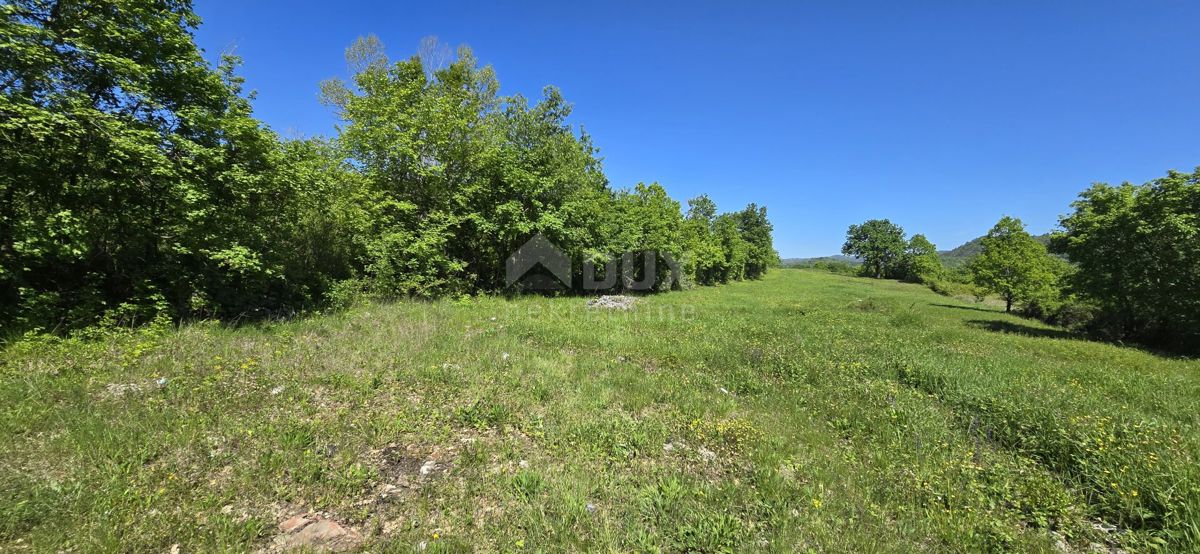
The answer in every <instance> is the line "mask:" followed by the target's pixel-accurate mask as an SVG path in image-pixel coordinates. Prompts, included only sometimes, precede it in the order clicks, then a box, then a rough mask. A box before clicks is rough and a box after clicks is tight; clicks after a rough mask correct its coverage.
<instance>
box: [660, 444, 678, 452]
mask: <svg viewBox="0 0 1200 554" xmlns="http://www.w3.org/2000/svg"><path fill="white" fill-rule="evenodd" d="M672 450H675V443H671V442H668V443H667V444H664V445H663V452H670V451H672Z"/></svg>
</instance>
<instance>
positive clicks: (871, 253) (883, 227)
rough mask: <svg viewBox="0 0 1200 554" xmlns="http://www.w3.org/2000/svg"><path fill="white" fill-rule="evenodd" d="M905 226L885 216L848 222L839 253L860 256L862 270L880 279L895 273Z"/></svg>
mask: <svg viewBox="0 0 1200 554" xmlns="http://www.w3.org/2000/svg"><path fill="white" fill-rule="evenodd" d="M905 246H906V244H905V241H904V229H902V228H900V226H899V225H896V224H895V223H892V222H891V221H888V220H886V219H871V220H868V221H865V222H863V223H862V224H861V225H851V226H850V228H849V229H848V230H847V231H846V243H845V244H843V245H842V254H845V255H847V256H854V257H855V258H859V259H861V260H862V264H863V272H864V274H866V275H868V276H870V277H874V278H876V279H882V278H884V277H886V276H889V275H893V274H895V273H896V272H897V271H898V270H899V268H900V266H901V265H902V261H903V259H904V248H905Z"/></svg>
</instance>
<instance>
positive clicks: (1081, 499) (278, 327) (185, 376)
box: [0, 270, 1200, 552]
mask: <svg viewBox="0 0 1200 554" xmlns="http://www.w3.org/2000/svg"><path fill="white" fill-rule="evenodd" d="M586 300H587V299H586V298H582V297H558V298H550V297H537V296H526V297H520V298H515V299H506V298H503V297H496V296H477V297H463V298H460V299H445V300H438V301H431V302H418V301H411V302H397V303H390V304H378V303H372V304H362V305H357V306H355V307H352V308H349V309H346V310H343V311H338V312H333V313H328V314H324V315H316V316H311V317H306V318H303V319H298V320H294V321H284V322H277V323H261V324H253V325H243V326H240V327H233V326H229V325H224V324H220V323H215V322H212V323H196V324H189V325H185V326H183V327H181V328H174V327H149V328H143V329H138V330H124V331H121V330H109V331H106V332H103V333H101V332H96V333H95V334H94V335H95V336H91V337H88V336H83V337H79V338H72V339H60V338H30V339H27V340H24V341H17V342H13V343H11V344H9V345H7V346H5V348H4V351H3V357H2V358H0V550H4V551H16V552H21V551H55V550H67V551H99V550H104V551H112V550H119V551H157V552H164V551H171V550H172V548H174V547H177V549H178V551H182V552H193V551H213V550H234V551H252V550H257V549H265V550H269V549H272V548H275V546H277V543H276V542H274V541H276V535H277V534H279V530H278V528H277V526H278V525H279V524H280V523H281V522H283V521H285V520H287V519H288V518H290V517H291V516H294V515H296V514H306V513H319V514H321V517H326V518H328V519H330V520H333V521H336V522H338V523H339V524H341V525H343V526H345V527H346V528H349V529H353V530H354V531H355V532H356V533H358V534H359V535H360V536H361V543H360V545H359V546H360V547H361V548H363V549H367V550H370V551H372V552H408V551H415V550H424V551H426V552H460V551H472V550H475V551H505V552H523V551H530V552H534V551H671V552H682V551H702V552H721V551H767V552H770V551H777V552H796V551H800V552H804V551H813V552H825V551H841V552H910V551H929V550H933V551H960V552H977V551H1021V552H1038V551H1043V552H1063V551H1067V552H1076V551H1078V552H1087V551H1095V550H1100V551H1110V550H1114V549H1118V548H1120V549H1125V550H1137V551H1141V550H1156V549H1162V550H1166V551H1186V550H1196V549H1197V548H1200V467H1198V465H1197V462H1198V460H1200V433H1197V427H1198V425H1200V409H1198V408H1200V361H1196V360H1191V359H1186V358H1181V357H1172V356H1167V355H1162V354H1158V353H1155V352H1151V351H1146V350H1142V349H1137V348H1132V347H1123V346H1118V345H1113V344H1105V343H1097V342H1089V341H1085V340H1081V339H1079V338H1077V337H1074V336H1072V335H1070V334H1068V333H1066V332H1064V331H1062V330H1061V329H1057V328H1054V327H1050V326H1046V325H1043V324H1040V323H1037V322H1035V321H1031V320H1027V319H1022V318H1019V317H1017V316H1012V315H1006V314H1004V313H1003V309H1002V308H997V307H995V306H992V305H988V304H977V303H973V302H970V301H964V300H956V299H951V298H947V297H944V296H939V295H937V294H935V293H933V292H931V291H930V290H928V289H927V288H926V287H923V286H920V285H913V284H903V283H898V282H894V281H882V280H870V279H862V278H856V277H848V276H842V275H834V274H830V273H825V272H821V271H812V270H776V271H773V272H771V273H769V274H767V276H766V277H765V278H764V279H761V280H757V281H746V282H736V283H732V284H728V285H724V286H719V287H702V288H698V289H693V290H688V291H683V292H674V293H668V294H659V295H651V296H645V297H641V298H639V300H638V302H637V304H636V306H635V307H634V309H632V310H630V311H605V310H592V309H588V308H586V307H585V303H586ZM273 545H274V546H273Z"/></svg>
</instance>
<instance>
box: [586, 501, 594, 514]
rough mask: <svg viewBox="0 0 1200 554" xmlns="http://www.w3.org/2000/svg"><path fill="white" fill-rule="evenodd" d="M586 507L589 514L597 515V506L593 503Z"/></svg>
mask: <svg viewBox="0 0 1200 554" xmlns="http://www.w3.org/2000/svg"><path fill="white" fill-rule="evenodd" d="M584 507H585V508H587V511H588V513H595V512H596V505H595V504H592V503H591V502H588V503H587V506H584Z"/></svg>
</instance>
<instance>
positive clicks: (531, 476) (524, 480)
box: [511, 470, 546, 501]
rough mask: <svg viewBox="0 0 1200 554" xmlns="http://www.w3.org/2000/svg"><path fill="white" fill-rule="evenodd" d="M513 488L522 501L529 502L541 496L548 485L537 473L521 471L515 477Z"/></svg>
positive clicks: (513, 478)
mask: <svg viewBox="0 0 1200 554" xmlns="http://www.w3.org/2000/svg"><path fill="white" fill-rule="evenodd" d="M511 486H512V490H513V492H515V493H516V494H517V496H518V497H520V498H521V499H522V500H525V501H529V500H532V499H533V498H534V497H535V496H537V495H538V494H541V492H542V489H543V488H545V486H546V483H545V480H543V479H542V476H541V474H539V473H537V472H535V471H529V470H521V471H518V472H517V474H516V475H513V477H512V481H511Z"/></svg>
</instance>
